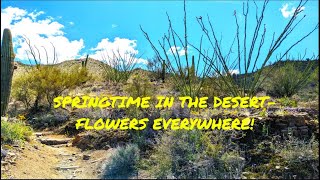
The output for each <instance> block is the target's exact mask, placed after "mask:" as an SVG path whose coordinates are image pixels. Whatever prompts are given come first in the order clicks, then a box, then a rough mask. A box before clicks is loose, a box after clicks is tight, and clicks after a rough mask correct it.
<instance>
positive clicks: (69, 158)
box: [6, 133, 113, 179]
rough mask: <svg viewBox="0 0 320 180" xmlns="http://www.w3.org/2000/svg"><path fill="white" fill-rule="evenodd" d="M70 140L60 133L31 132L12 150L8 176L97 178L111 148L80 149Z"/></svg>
mask: <svg viewBox="0 0 320 180" xmlns="http://www.w3.org/2000/svg"><path fill="white" fill-rule="evenodd" d="M71 140H72V139H70V138H67V137H65V136H64V135H54V134H52V135H50V134H48V133H35V134H34V137H33V138H32V140H31V142H29V143H26V144H25V145H24V147H23V148H21V149H20V150H19V152H17V153H16V155H17V158H16V160H15V162H14V163H12V164H8V165H7V167H6V168H7V175H8V178H19V179H20V178H41V179H43V178H46V179H47V178H63V179H65V178H67V179H81V178H86V179H96V178H100V176H101V173H102V171H103V168H104V164H105V163H106V162H107V160H108V158H109V157H110V155H111V153H112V151H113V149H109V150H94V151H93V150H92V151H91V150H90V151H81V150H80V149H78V148H76V147H72V146H71ZM59 143H60V144H59ZM46 144H50V145H46Z"/></svg>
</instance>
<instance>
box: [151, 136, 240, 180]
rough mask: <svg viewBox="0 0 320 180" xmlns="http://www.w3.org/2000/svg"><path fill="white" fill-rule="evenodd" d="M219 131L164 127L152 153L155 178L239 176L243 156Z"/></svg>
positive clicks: (152, 171)
mask: <svg viewBox="0 0 320 180" xmlns="http://www.w3.org/2000/svg"><path fill="white" fill-rule="evenodd" d="M232 146H235V145H231V144H230V142H229V138H227V136H225V135H224V134H223V133H220V134H216V135H214V136H213V135H212V134H210V133H205V132H202V131H195V130H194V131H182V130H181V131H180V130H178V131H167V132H165V133H164V135H163V136H162V137H161V139H159V144H158V146H157V148H155V151H154V153H153V154H152V156H151V158H150V161H151V168H150V172H151V173H152V174H153V175H154V176H155V177H156V178H172V177H174V178H179V179H180V178H187V179H190V178H240V177H241V173H242V169H243V167H244V163H245V159H244V158H242V157H241V156H240V151H238V150H236V148H235V149H234V148H232Z"/></svg>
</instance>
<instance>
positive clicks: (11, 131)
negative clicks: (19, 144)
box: [1, 118, 32, 143]
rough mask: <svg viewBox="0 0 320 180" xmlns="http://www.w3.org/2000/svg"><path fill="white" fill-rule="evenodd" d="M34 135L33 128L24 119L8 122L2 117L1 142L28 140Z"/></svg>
mask: <svg viewBox="0 0 320 180" xmlns="http://www.w3.org/2000/svg"><path fill="white" fill-rule="evenodd" d="M31 135H32V129H31V128H30V127H29V126H26V125H25V123H24V122H22V121H19V120H17V121H15V122H8V121H5V120H3V119H2V118H1V143H2V142H4V143H13V142H14V141H21V140H26V138H27V137H28V136H31Z"/></svg>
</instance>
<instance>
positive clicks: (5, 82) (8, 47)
mask: <svg viewBox="0 0 320 180" xmlns="http://www.w3.org/2000/svg"><path fill="white" fill-rule="evenodd" d="M14 57H15V54H14V52H13V46H12V35H11V32H10V30H9V29H4V31H3V38H2V45H1V116H4V115H5V113H6V111H7V107H8V103H9V97H10V90H11V81H12V75H13V69H14V62H13V60H14Z"/></svg>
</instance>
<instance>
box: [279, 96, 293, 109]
mask: <svg viewBox="0 0 320 180" xmlns="http://www.w3.org/2000/svg"><path fill="white" fill-rule="evenodd" d="M278 102H279V103H280V105H281V106H286V107H297V106H298V103H297V101H296V100H294V99H290V98H288V97H283V98H280V99H278Z"/></svg>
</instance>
